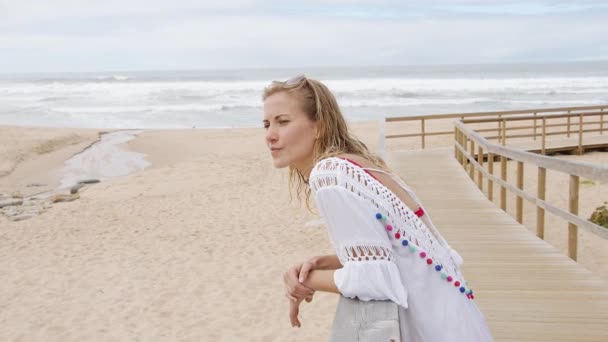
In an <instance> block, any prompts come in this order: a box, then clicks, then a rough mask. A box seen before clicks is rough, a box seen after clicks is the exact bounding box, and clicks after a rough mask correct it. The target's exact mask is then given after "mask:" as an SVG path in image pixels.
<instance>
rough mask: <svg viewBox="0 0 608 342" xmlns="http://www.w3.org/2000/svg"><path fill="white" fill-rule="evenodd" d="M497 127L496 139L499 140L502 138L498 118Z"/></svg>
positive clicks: (500, 121) (500, 124)
mask: <svg viewBox="0 0 608 342" xmlns="http://www.w3.org/2000/svg"><path fill="white" fill-rule="evenodd" d="M497 123H498V128H497V131H496V137H497V138H498V141H499V142H500V141H501V140H502V120H498V121H497Z"/></svg>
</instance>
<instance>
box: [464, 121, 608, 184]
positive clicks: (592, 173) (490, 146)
mask: <svg viewBox="0 0 608 342" xmlns="http://www.w3.org/2000/svg"><path fill="white" fill-rule="evenodd" d="M454 125H456V126H458V128H459V129H460V130H461V131H462V132H463V133H464V134H465V136H466V137H467V138H468V139H474V140H475V141H476V142H477V144H478V145H480V146H482V147H483V149H484V150H485V151H487V152H491V153H494V154H496V155H503V156H505V157H507V158H509V159H513V160H518V161H523V162H524V163H531V164H534V165H537V166H542V167H544V168H546V169H552V170H556V171H560V172H564V173H568V174H571V175H577V176H580V177H585V178H588V179H593V180H597V181H601V182H608V166H605V165H597V164H591V163H583V162H572V161H567V160H562V159H555V158H551V157H547V156H541V155H538V154H534V153H529V152H526V151H521V150H519V149H514V148H509V147H506V146H500V145H497V144H494V143H491V142H489V141H488V140H486V139H485V138H483V137H482V136H480V135H479V134H478V133H476V132H475V131H473V130H472V129H471V128H469V127H467V126H466V125H464V124H462V123H460V122H454Z"/></svg>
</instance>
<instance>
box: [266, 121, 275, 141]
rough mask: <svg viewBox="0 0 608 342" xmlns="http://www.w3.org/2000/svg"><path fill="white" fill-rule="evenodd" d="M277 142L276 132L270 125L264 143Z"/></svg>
mask: <svg viewBox="0 0 608 342" xmlns="http://www.w3.org/2000/svg"><path fill="white" fill-rule="evenodd" d="M276 140H277V132H276V130H275V129H274V128H273V126H272V125H270V126H269V127H268V130H267V131H266V141H267V142H273V141H276Z"/></svg>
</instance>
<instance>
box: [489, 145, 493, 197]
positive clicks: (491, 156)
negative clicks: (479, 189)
mask: <svg viewBox="0 0 608 342" xmlns="http://www.w3.org/2000/svg"><path fill="white" fill-rule="evenodd" d="M488 173H489V174H491V175H493V174H494V154H493V153H489V152H488ZM488 198H489V199H490V201H492V200H493V199H494V182H492V178H489V177H488Z"/></svg>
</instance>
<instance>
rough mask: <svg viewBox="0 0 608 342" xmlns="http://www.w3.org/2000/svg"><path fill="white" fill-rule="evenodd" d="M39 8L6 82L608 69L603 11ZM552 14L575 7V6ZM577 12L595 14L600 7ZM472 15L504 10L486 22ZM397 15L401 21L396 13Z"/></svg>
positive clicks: (339, 5) (20, 28) (15, 35)
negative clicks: (584, 65)
mask: <svg viewBox="0 0 608 342" xmlns="http://www.w3.org/2000/svg"><path fill="white" fill-rule="evenodd" d="M33 3H34V1H32V0H24V2H23V3H21V2H20V3H19V4H20V5H17V6H16V7H15V6H13V7H11V8H12V13H13V14H15V18H19V19H14V21H13V23H12V24H7V23H4V24H2V25H3V26H0V54H2V55H3V60H4V61H3V62H0V63H4V64H0V71H4V72H7V71H39V70H74V71H80V70H108V69H110V70H112V69H114V70H123V69H165V68H180V69H192V68H239V67H293V66H333V65H344V66H356V65H404V64H429V63H430V64H453V63H500V62H526V61H564V60H593V59H602V58H608V52H607V51H606V49H605V48H602V47H603V46H607V45H608V44H607V43H608V41H607V38H606V37H608V25H605V24H604V19H605V15H606V11H602V10H601V9H599V7H598V9H596V10H595V11H588V10H586V9H580V8H579V9H576V10H572V9H570V10H568V11H567V13H562V12H560V11H561V10H560V11H553V12H550V11H549V12H550V13H549V14H543V15H538V14H533V13H527V14H517V13H508V14H500V13H498V11H497V8H498V7H497V6H505V5H508V6H512V7H513V8H515V7H517V6H528V5H529V3H528V2H526V3H524V2H522V1H492V2H491V4H489V2H486V1H484V2H480V1H437V2H433V4H448V3H450V4H452V5H454V4H457V5H460V6H464V7H466V6H469V7H468V11H467V10H464V9H463V8H460V9H458V10H450V9H445V8H444V9H441V8H438V7H440V6H438V5H433V6H425V5H424V4H425V3H427V2H426V1H425V2H423V1H410V2H407V4H408V5H407V6H405V7H407V8H408V9H409V10H407V11H406V10H403V8H404V5H403V2H398V1H374V2H372V1H348V0H343V1H321V0H313V1H309V2H306V4H305V5H299V6H300V7H298V5H285V3H284V2H264V3H262V2H259V1H253V0H250V1H246V0H241V1H236V2H231V3H221V4H219V3H215V2H209V3H204V2H198V1H187V0H179V1H175V2H166V1H157V0H156V1H145V2H144V1H140V0H124V1H121V2H118V1H114V0H112V1H109V2H104V3H103V4H102V3H98V4H94V5H91V6H82V5H80V2H75V1H68V0H58V1H56V2H53V6H50V5H44V3H42V2H40V3H41V4H42V5H41V7H40V8H38V10H37V11H30V12H28V11H26V10H25V7H26V6H30V5H33ZM36 3H39V2H36ZM533 3H534V4H542V3H543V2H538V1H537V2H533ZM552 3H553V4H554V5H556V4H558V5H559V4H564V6H566V5H568V2H566V1H555V2H552ZM2 4H4V3H0V9H1V8H2V7H1V6H2ZM144 4H145V5H144ZM526 4H528V5H526ZM577 4H580V5H582V6H595V5H596V2H594V1H582V2H580V3H577ZM70 5H72V6H70ZM446 6H447V5H446ZM471 6H478V7H479V8H481V7H485V8H486V9H488V8H494V9H495V10H496V11H495V12H493V13H491V14H489V12H488V13H485V12H484V13H481V12H479V10H478V9H476V10H472V9H471V8H473V7H471ZM493 6H494V7H493ZM535 6H536V5H535ZM546 6H549V5H546ZM556 6H557V5H556ZM395 8H399V9H400V10H399V11H397V10H391V9H395ZM446 8H447V7H446ZM522 8H523V7H522ZM270 9H271V10H270ZM366 9H367V10H366ZM521 11H524V10H523V9H522V10H521Z"/></svg>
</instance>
